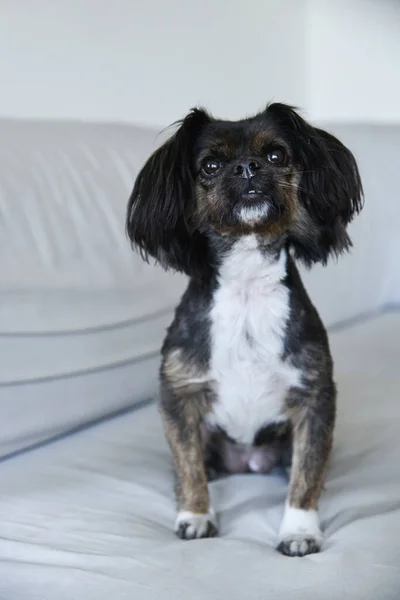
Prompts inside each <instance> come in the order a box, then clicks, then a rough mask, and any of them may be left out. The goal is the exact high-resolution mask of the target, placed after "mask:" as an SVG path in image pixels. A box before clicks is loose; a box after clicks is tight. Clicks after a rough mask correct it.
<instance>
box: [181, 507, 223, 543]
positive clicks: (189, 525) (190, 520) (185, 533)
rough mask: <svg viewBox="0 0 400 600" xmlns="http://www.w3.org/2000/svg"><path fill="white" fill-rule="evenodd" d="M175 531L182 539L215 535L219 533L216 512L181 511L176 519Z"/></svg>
mask: <svg viewBox="0 0 400 600" xmlns="http://www.w3.org/2000/svg"><path fill="white" fill-rule="evenodd" d="M175 533H176V535H177V536H178V537H179V538H181V540H195V539H198V538H208V537H215V536H216V535H217V533H218V530H217V524H216V519H215V514H214V512H213V511H212V510H210V511H209V512H208V513H205V514H199V513H192V512H189V511H186V510H185V511H181V512H180V513H178V517H177V519H176V521H175Z"/></svg>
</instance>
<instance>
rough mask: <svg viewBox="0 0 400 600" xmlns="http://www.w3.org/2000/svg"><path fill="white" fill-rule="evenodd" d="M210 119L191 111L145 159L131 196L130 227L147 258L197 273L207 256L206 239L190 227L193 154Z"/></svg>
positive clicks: (203, 114) (200, 111) (132, 237)
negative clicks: (170, 135)
mask: <svg viewBox="0 0 400 600" xmlns="http://www.w3.org/2000/svg"><path fill="white" fill-rule="evenodd" d="M209 121H210V117H209V116H208V114H207V113H206V112H205V111H203V110H200V109H194V110H192V111H191V112H190V113H189V114H188V115H187V116H186V117H185V118H184V119H183V120H182V121H180V123H179V125H180V126H179V129H178V130H177V131H176V133H175V134H174V135H173V136H172V137H170V138H169V139H168V140H167V141H166V142H165V143H164V144H163V145H162V146H161V147H160V148H158V150H156V151H155V152H154V154H152V155H151V156H150V158H149V159H148V160H147V162H146V164H145V165H144V167H143V168H142V170H141V171H140V173H139V174H138V176H137V178H136V181H135V184H134V188H133V191H132V194H131V197H130V199H129V203H128V210H127V218H126V231H127V234H128V236H129V238H130V240H131V242H132V245H133V246H136V247H137V248H138V249H139V250H140V252H141V254H142V256H143V258H144V259H145V260H148V257H149V256H152V257H154V258H155V259H156V260H157V261H158V262H159V263H160V264H161V265H162V266H163V267H164V268H172V269H175V270H177V271H182V272H184V273H186V274H188V275H193V274H194V273H195V272H196V271H197V270H201V266H200V264H199V261H201V260H205V259H206V256H205V252H206V250H205V248H203V246H204V244H205V242H204V240H203V238H202V236H201V234H200V233H199V232H198V231H197V230H196V229H195V228H193V227H192V223H191V216H192V214H193V211H194V207H195V190H194V180H195V173H194V167H193V163H194V160H193V158H194V157H193V153H194V147H195V143H196V139H197V136H198V135H199V133H200V131H201V130H202V128H203V127H204V126H205V125H206V124H207V123H208V122H209Z"/></svg>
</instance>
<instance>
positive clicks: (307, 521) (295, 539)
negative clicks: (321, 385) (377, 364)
mask: <svg viewBox="0 0 400 600" xmlns="http://www.w3.org/2000/svg"><path fill="white" fill-rule="evenodd" d="M289 415H290V417H291V421H292V427H293V456H292V469H291V476H290V484H289V493H288V497H287V501H286V505H285V512H284V516H283V520H282V523H281V527H280V531H279V544H278V550H279V551H280V552H282V554H286V555H287V556H304V555H306V554H311V553H314V552H319V550H320V548H321V543H322V533H321V529H320V525H319V517H318V512H317V508H318V506H317V505H318V500H319V496H320V493H321V489H322V486H323V479H324V475H325V470H326V466H327V462H328V458H329V455H330V451H331V447H332V432H333V426H334V420H335V394H334V392H333V391H331V390H330V389H329V390H324V391H323V392H322V393H320V394H318V401H317V402H316V403H314V402H308V403H307V402H302V401H301V400H300V402H299V404H298V405H297V406H296V403H295V406H294V408H292V409H291V410H290V411H289Z"/></svg>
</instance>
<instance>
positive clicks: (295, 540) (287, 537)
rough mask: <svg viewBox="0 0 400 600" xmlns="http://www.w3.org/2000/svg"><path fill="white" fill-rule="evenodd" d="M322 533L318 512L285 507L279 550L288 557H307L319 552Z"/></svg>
mask: <svg viewBox="0 0 400 600" xmlns="http://www.w3.org/2000/svg"><path fill="white" fill-rule="evenodd" d="M321 544H322V533H321V529H320V527H319V518H318V513H317V511H316V510H303V509H301V508H293V507H290V506H288V505H286V507H285V514H284V516H283V520H282V524H281V527H280V531H279V541H278V550H279V552H281V553H282V554H285V555H286V556H305V555H306V554H313V553H315V552H319V551H320V549H321Z"/></svg>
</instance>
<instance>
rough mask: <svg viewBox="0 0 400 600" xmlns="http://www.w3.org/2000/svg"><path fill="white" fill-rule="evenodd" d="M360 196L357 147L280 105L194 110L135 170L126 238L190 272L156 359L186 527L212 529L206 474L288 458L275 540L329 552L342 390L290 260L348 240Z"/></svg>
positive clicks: (193, 531)
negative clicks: (323, 499)
mask: <svg viewBox="0 0 400 600" xmlns="http://www.w3.org/2000/svg"><path fill="white" fill-rule="evenodd" d="M362 205H363V190H362V183H361V179H360V174H359V170H358V167H357V163H356V160H355V158H354V156H353V154H352V153H351V151H350V150H349V149H348V148H346V147H345V146H344V145H343V144H342V143H341V142H340V141H339V140H338V139H336V138H335V137H334V136H333V135H331V134H330V133H328V132H326V131H324V130H322V129H319V128H316V127H313V126H312V125H311V124H309V123H308V122H306V121H305V120H304V119H303V118H302V117H301V115H300V114H299V112H298V110H297V109H295V108H293V107H291V106H288V105H285V104H281V103H272V104H269V105H267V107H266V109H265V110H264V111H262V112H260V113H259V114H257V115H255V116H253V117H251V118H246V119H243V120H240V121H224V120H218V119H215V118H213V117H212V116H211V115H210V114H209V113H208V112H207V111H205V110H203V109H200V108H196V109H193V110H192V111H191V112H190V113H189V114H188V115H187V116H186V117H185V118H184V119H183V120H182V121H180V122H178V127H177V129H176V131H175V133H174V134H173V135H172V136H171V137H170V138H169V139H168V140H167V141H166V142H165V143H164V144H163V145H162V146H161V147H160V148H158V150H156V151H155V152H154V153H153V154H152V156H150V158H149V159H148V160H147V162H146V164H145V165H144V167H143V168H142V170H141V171H140V172H139V174H138V176H137V178H136V181H135V183H134V187H133V191H132V194H131V197H130V199H129V203H128V209H127V218H126V229H127V234H128V236H129V238H130V240H131V242H132V245H133V247H135V248H136V249H138V250H139V251H140V252H141V255H142V257H143V258H144V259H145V260H147V261H148V260H149V258H150V257H152V258H154V259H156V261H157V262H158V263H160V264H161V265H162V266H163V267H164V268H165V269H173V270H174V271H179V272H182V273H185V274H186V275H187V276H188V278H189V280H188V287H187V289H186V291H185V293H184V295H183V297H182V299H181V301H180V304H179V306H178V307H177V309H176V311H175V317H174V319H173V322H172V324H171V325H170V327H169V328H168V330H167V334H166V338H165V340H164V343H163V347H162V364H161V369H160V382H161V385H160V388H161V390H160V401H159V407H160V412H161V416H162V420H163V424H164V429H165V434H166V437H167V440H168V443H169V446H170V448H171V453H172V457H173V462H174V466H175V471H176V483H177V486H176V488H177V489H176V494H177V504H178V516H177V519H176V524H175V531H176V533H177V535H178V536H179V537H180V538H182V539H185V540H188V539H194V538H205V537H212V536H214V535H216V534H217V521H216V516H215V513H214V511H213V509H212V507H211V506H210V500H209V492H208V476H209V473H210V472H215V471H217V472H222V473H246V472H253V473H268V472H270V471H271V470H272V469H273V468H274V467H277V466H281V467H282V466H289V465H291V469H290V481H289V490H288V495H287V499H286V504H285V508H284V515H283V519H282V522H281V526H280V530H279V534H278V541H277V549H278V550H279V551H280V552H281V553H283V554H284V555H288V556H304V555H306V554H310V553H314V552H318V551H319V550H320V548H321V544H322V533H321V528H320V523H319V517H318V506H317V505H318V500H319V497H320V493H321V488H322V486H323V481H324V476H325V472H326V467H327V463H328V458H329V456H330V452H331V448H332V439H333V430H334V424H335V413H336V408H335V403H336V387H335V383H334V379H333V364H332V358H331V354H330V350H329V343H328V338H327V334H326V331H325V328H324V326H323V324H322V322H321V320H320V317H319V315H318V313H317V311H316V309H315V308H314V306H313V304H312V302H311V300H310V298H309V297H308V295H307V292H306V290H305V288H304V286H303V284H302V281H301V278H300V275H299V272H298V270H297V267H296V262H297V261H301V262H302V263H304V264H305V265H306V266H308V267H309V266H311V265H313V264H314V263H322V264H326V262H327V260H328V258H329V257H331V256H332V255H339V254H341V253H342V252H343V251H346V250H348V249H349V248H350V246H351V240H350V238H349V235H348V233H347V230H346V229H347V225H348V223H349V222H350V221H351V220H352V218H353V217H354V216H355V215H356V214H357V213H359V211H360V210H361V208H362Z"/></svg>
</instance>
